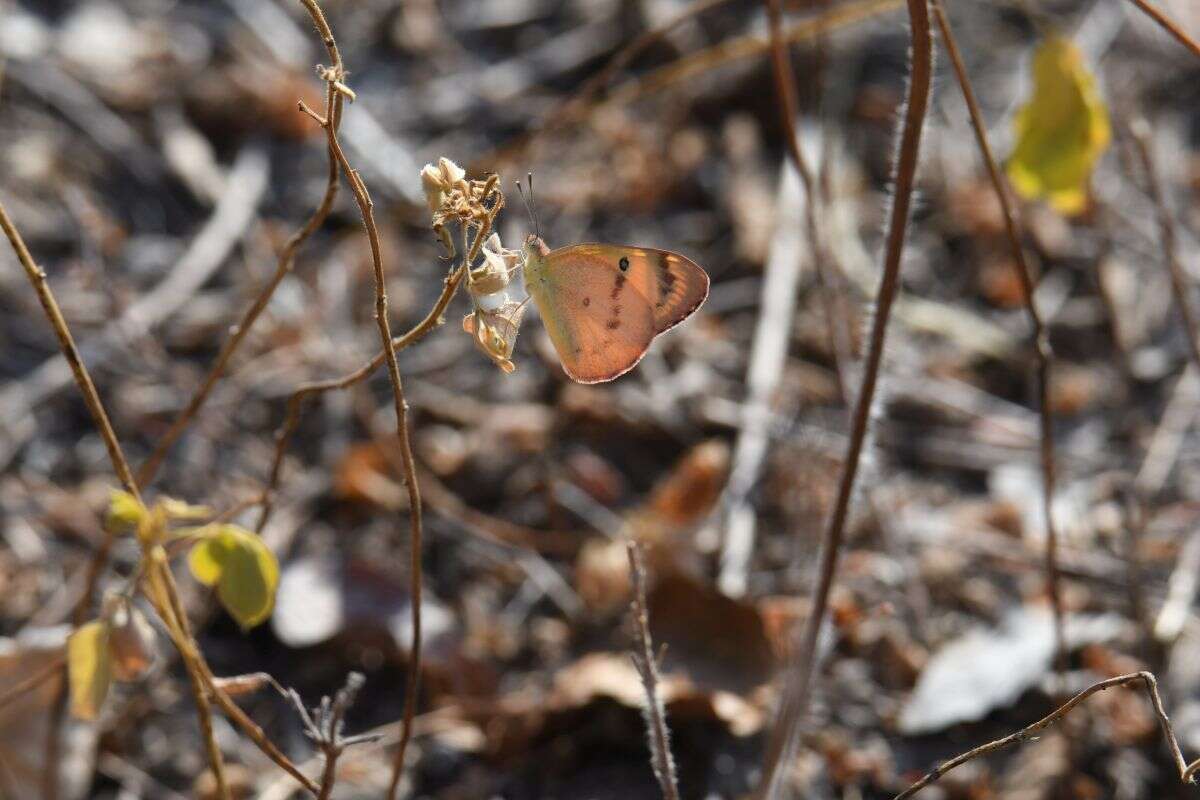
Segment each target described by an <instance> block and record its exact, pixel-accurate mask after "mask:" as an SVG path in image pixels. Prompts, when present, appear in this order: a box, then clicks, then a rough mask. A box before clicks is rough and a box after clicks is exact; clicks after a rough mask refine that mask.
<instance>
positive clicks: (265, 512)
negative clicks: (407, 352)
mask: <svg viewBox="0 0 1200 800" xmlns="http://www.w3.org/2000/svg"><path fill="white" fill-rule="evenodd" d="M465 275H466V268H465V266H463V267H459V268H458V269H456V270H455V271H454V272H452V273H451V274H450V275H449V276H447V278H446V281H445V283H444V285H443V286H442V293H441V294H440V295H439V296H438V299H437V302H435V303H434V304H433V307H432V308H431V309H430V310H429V313H428V314H426V315H425V318H424V319H423V320H421V321H420V322H418V323H417V324H416V325H414V326H413V327H412V328H411V329H410V330H409V331H408V332H406V333H405V334H403V335H402V336H397V337H396V338H395V339H393V340H392V349H393V350H394V351H396V352H399V351H401V350H403V349H404V348H406V347H408V346H409V345H412V344H415V343H416V342H419V341H420V340H421V339H423V338H425V336H426V334H428V333H429V332H430V331H432V330H433V329H434V328H436V327H437V326H438V325H440V324H441V323H442V315H443V314H444V313H445V312H446V307H447V306H449V305H450V301H451V300H452V299H453V298H454V293H455V292H456V291H458V287H459V286H460V285H461V284H462V280H463V276H465ZM386 358H387V356H386V354H385V353H384V352H383V349H382V348H380V350H379V352H378V353H377V354H376V355H375V357H374V358H372V359H371V360H370V361H368V362H367V363H366V364H363V365H362V366H361V367H359V368H358V369H356V370H354V371H353V372H351V373H349V374H347V375H343V376H342V377H340V378H332V379H330V380H325V381H314V382H313V383H306V384H303V385H301V386H299V387H297V389H296V390H295V391H294V392H292V394H291V395H290V396H289V397H288V399H287V410H286V411H285V413H284V418H283V424H282V425H280V426H279V430H278V431H276V433H275V456H274V458H273V459H272V461H271V471H270V473H269V476H268V478H267V485H266V487H265V488H264V489H263V496H262V510H261V512H260V513H259V516H258V523H257V524H256V525H255V529H256V530H257V531H258V532H259V533H261V532H262V530H263V528H264V527H266V524H267V520H268V519H270V517H271V512H272V511H273V510H274V505H275V493H276V491H277V490H278V488H279V478H280V474H281V472H282V470H283V458H284V456H285V455H286V454H287V450H288V445H289V444H290V442H291V438H292V435H293V434H294V433H295V432H296V427H297V426H298V425H299V424H300V415H301V412H302V411H303V409H304V404H305V402H307V401H308V399H309V398H310V397H313V396H315V395H318V394H321V393H323V392H329V391H336V390H339V389H348V388H349V387H351V386H353V385H354V384H356V383H359V382H360V381H363V380H366V378H367V377H368V376H370V375H371V374H372V373H374V372H375V370H377V369H379V367H380V366H381V365H382V364H383V362H384V360H385V359H386Z"/></svg>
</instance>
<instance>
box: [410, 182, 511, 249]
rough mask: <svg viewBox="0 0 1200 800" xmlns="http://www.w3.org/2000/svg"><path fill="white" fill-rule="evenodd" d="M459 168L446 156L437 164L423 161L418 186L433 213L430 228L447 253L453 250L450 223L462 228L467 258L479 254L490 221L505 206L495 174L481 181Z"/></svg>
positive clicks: (490, 224) (490, 225)
mask: <svg viewBox="0 0 1200 800" xmlns="http://www.w3.org/2000/svg"><path fill="white" fill-rule="evenodd" d="M466 176H467V173H466V171H465V170H463V168H462V167H460V166H458V164H455V163H454V162H453V161H451V160H450V159H448V158H439V159H438V163H437V165H436V166H435V165H433V164H426V165H425V168H424V169H422V170H421V186H422V187H423V188H424V190H425V202H426V203H427V204H428V205H429V211H430V213H431V214H432V215H433V230H434V232H435V233H437V235H438V237H439V238H440V239H441V241H442V245H443V246H444V247H445V248H446V252H447V254H448V255H450V256H453V255H454V254H455V252H456V250H455V246H454V239H453V237H452V236H451V235H450V231H449V230H448V228H449V226H450V225H452V224H458V225H459V226H461V229H462V238H463V246H464V248H465V249H466V250H467V252H468V253H469V254H470V260H474V259H475V258H476V257H478V255H479V245H480V244H481V243H482V239H483V237H485V236H486V235H487V234H488V233H489V232H490V231H491V228H492V222H493V220H495V218H496V215H497V214H498V213H500V209H501V208H503V207H504V194H503V192H501V191H500V181H499V179H498V177H497V176H496V175H489V176H488V177H487V178H485V179H484V180H468V179H467V177H466Z"/></svg>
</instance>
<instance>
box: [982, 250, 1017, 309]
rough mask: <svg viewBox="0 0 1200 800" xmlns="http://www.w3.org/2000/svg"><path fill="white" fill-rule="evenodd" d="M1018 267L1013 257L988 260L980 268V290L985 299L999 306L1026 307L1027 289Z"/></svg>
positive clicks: (1009, 307)
mask: <svg viewBox="0 0 1200 800" xmlns="http://www.w3.org/2000/svg"><path fill="white" fill-rule="evenodd" d="M1017 269H1018V267H1017V265H1016V263H1015V262H1014V261H1013V260H1012V259H1011V258H1000V257H993V258H989V259H988V260H986V261H985V262H984V264H983V267H981V268H980V270H979V291H980V293H981V294H982V295H983V296H984V299H986V300H987V301H988V302H989V303H991V304H992V305H994V306H996V307H997V308H1008V309H1011V308H1022V307H1024V305H1025V290H1024V288H1023V284H1022V283H1021V278H1020V276H1019V275H1018V273H1017Z"/></svg>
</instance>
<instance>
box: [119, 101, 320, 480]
mask: <svg viewBox="0 0 1200 800" xmlns="http://www.w3.org/2000/svg"><path fill="white" fill-rule="evenodd" d="M341 112H342V94H341V92H339V91H337V90H336V89H335V88H334V87H333V85H332V84H329V85H327V87H326V90H325V118H326V119H330V120H332V121H333V123H332V124H333V126H334V127H335V128H336V127H337V125H338V123H339V121H340V120H341ZM337 192H338V163H337V160H336V159H335V158H334V156H333V151H332V150H330V151H329V178H328V180H327V181H326V184H325V194H324V196H323V197H322V198H321V202H320V203H319V204H318V205H317V207H316V209H315V210H314V211H313V213H312V214H311V215H310V216H309V218H308V220H307V221H306V222H305V223H304V224H303V225H302V226H301V227H300V229H299V230H297V231H296V232H295V233H293V234H292V235H291V237H289V238H288V240H287V242H286V243H285V244H284V246H283V249H282V250H281V251H280V253H279V259H278V261H277V262H276V265H275V274H274V275H272V276H271V278H270V280H268V281H267V283H266V285H264V286H263V288H262V290H261V291H260V292H259V293H258V297H256V298H255V299H254V302H253V303H251V304H250V307H249V308H247V309H246V311H245V313H244V314H243V315H242V319H241V321H240V322H239V323H238V324H237V325H235V326H234V327H233V329H232V331H231V333H230V335H229V338H228V339H226V340H225V343H224V344H223V345H221V350H220V352H219V353H218V354H217V358H216V360H215V361H214V362H213V365H212V367H210V368H209V371H208V375H207V376H206V377H205V379H204V382H203V383H202V384H201V385H200V388H199V389H197V390H196V393H195V394H194V395H192V399H191V400H190V401H189V402H188V404H187V406H186V407H185V408H184V409H183V410H182V411H181V412H179V415H178V416H176V417H175V420H174V421H173V422H172V423H171V427H170V428H168V429H167V432H166V433H164V434H163V435H162V438H160V439H159V440H158V444H156V445H155V447H154V451H153V452H152V453H151V454H150V455H149V457H147V458H146V460H145V462H143V463H142V465H141V467H140V468H139V469H138V473H137V482H138V485H139V486H143V487H144V486H146V485H147V484H149V483H150V482H151V481H152V480H154V476H155V475H156V474H157V473H158V468H159V467H160V466H161V465H162V461H163V459H164V458H165V457H166V455H167V453H168V452H169V451H170V449H171V446H172V445H173V444H175V442H176V440H178V439H179V437H180V436H181V435H182V434H183V432H184V430H186V428H187V426H188V425H189V424H190V423H191V421H192V419H193V418H194V417H195V416H196V414H197V413H199V411H200V409H201V407H202V406H203V405H204V403H205V401H206V400H207V399H208V396H209V394H211V393H212V390H213V389H214V388H215V387H216V385H217V381H219V380H220V379H221V376H222V375H224V374H225V368H226V367H227V366H228V365H229V361H230V359H232V358H233V354H234V352H236V351H237V349H238V347H239V346H240V345H241V343H242V342H243V341H245V339H246V336H247V335H248V334H249V333H250V328H251V327H253V326H254V323H255V321H257V320H258V317H259V315H260V314H262V312H263V310H264V309H265V308H266V307H267V304H269V303H270V302H271V298H272V297H273V296H274V295H275V290H276V289H277V288H279V284H281V283H282V282H283V279H284V278H286V277H287V276H288V275H289V274H290V273H291V271H292V267H293V266H294V265H295V261H296V252H297V251H298V250H299V249H300V246H301V245H302V244H304V242H305V241H307V240H308V238H309V237H310V236H312V235H313V233H315V232H316V230H317V229H318V228H320V227H321V225H323V224H324V223H325V220H326V219H327V218H328V217H329V212H330V211H331V210H332V209H333V203H334V201H335V200H336V199H337Z"/></svg>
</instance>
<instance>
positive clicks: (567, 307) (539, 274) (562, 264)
mask: <svg viewBox="0 0 1200 800" xmlns="http://www.w3.org/2000/svg"><path fill="white" fill-rule="evenodd" d="M526 286H527V288H528V290H529V293H530V294H531V295H532V296H533V298H534V300H535V301H536V302H537V304H538V308H539V310H540V311H541V312H542V319H543V321H544V323H545V325H546V329H547V331H548V332H549V333H550V339H551V341H553V342H554V346H555V349H556V350H557V351H558V355H559V358H560V360H561V361H562V364H563V368H564V369H565V370H566V372H567V374H568V375H569V376H571V378H573V379H574V380H577V381H579V382H581V383H600V382H603V381H609V380H612V379H613V378H616V377H618V376H620V375H624V374H625V373H626V372H628V371H629V370H631V369H633V367H634V366H636V365H637V363H638V362H639V361H641V360H642V357H643V356H644V355H645V354H646V350H647V348H649V346H650V343H651V342H652V341H653V340H654V337H655V336H657V335H658V334H660V333H662V332H663V331H666V330H668V329H670V328H673V327H674V326H676V325H678V324H679V323H680V322H682V321H683V320H685V319H687V317H689V316H690V315H691V314H692V313H693V312H694V311H695V310H696V309H697V308H699V307H700V305H701V304H702V303H703V302H704V300H705V298H707V297H708V286H709V280H708V275H707V274H706V273H705V272H704V270H702V269H701V268H700V267H699V266H698V265H697V264H696V263H695V262H693V261H691V260H690V259H687V258H685V257H684V256H681V255H679V254H678V253H672V252H669V251H666V250H654V249H648V248H641V247H625V246H620V245H607V244H580V245H574V246H571V247H564V248H561V249H559V250H553V251H551V252H550V253H549V254H547V255H545V256H543V257H541V258H540V259H538V262H537V263H533V264H527V266H526Z"/></svg>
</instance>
